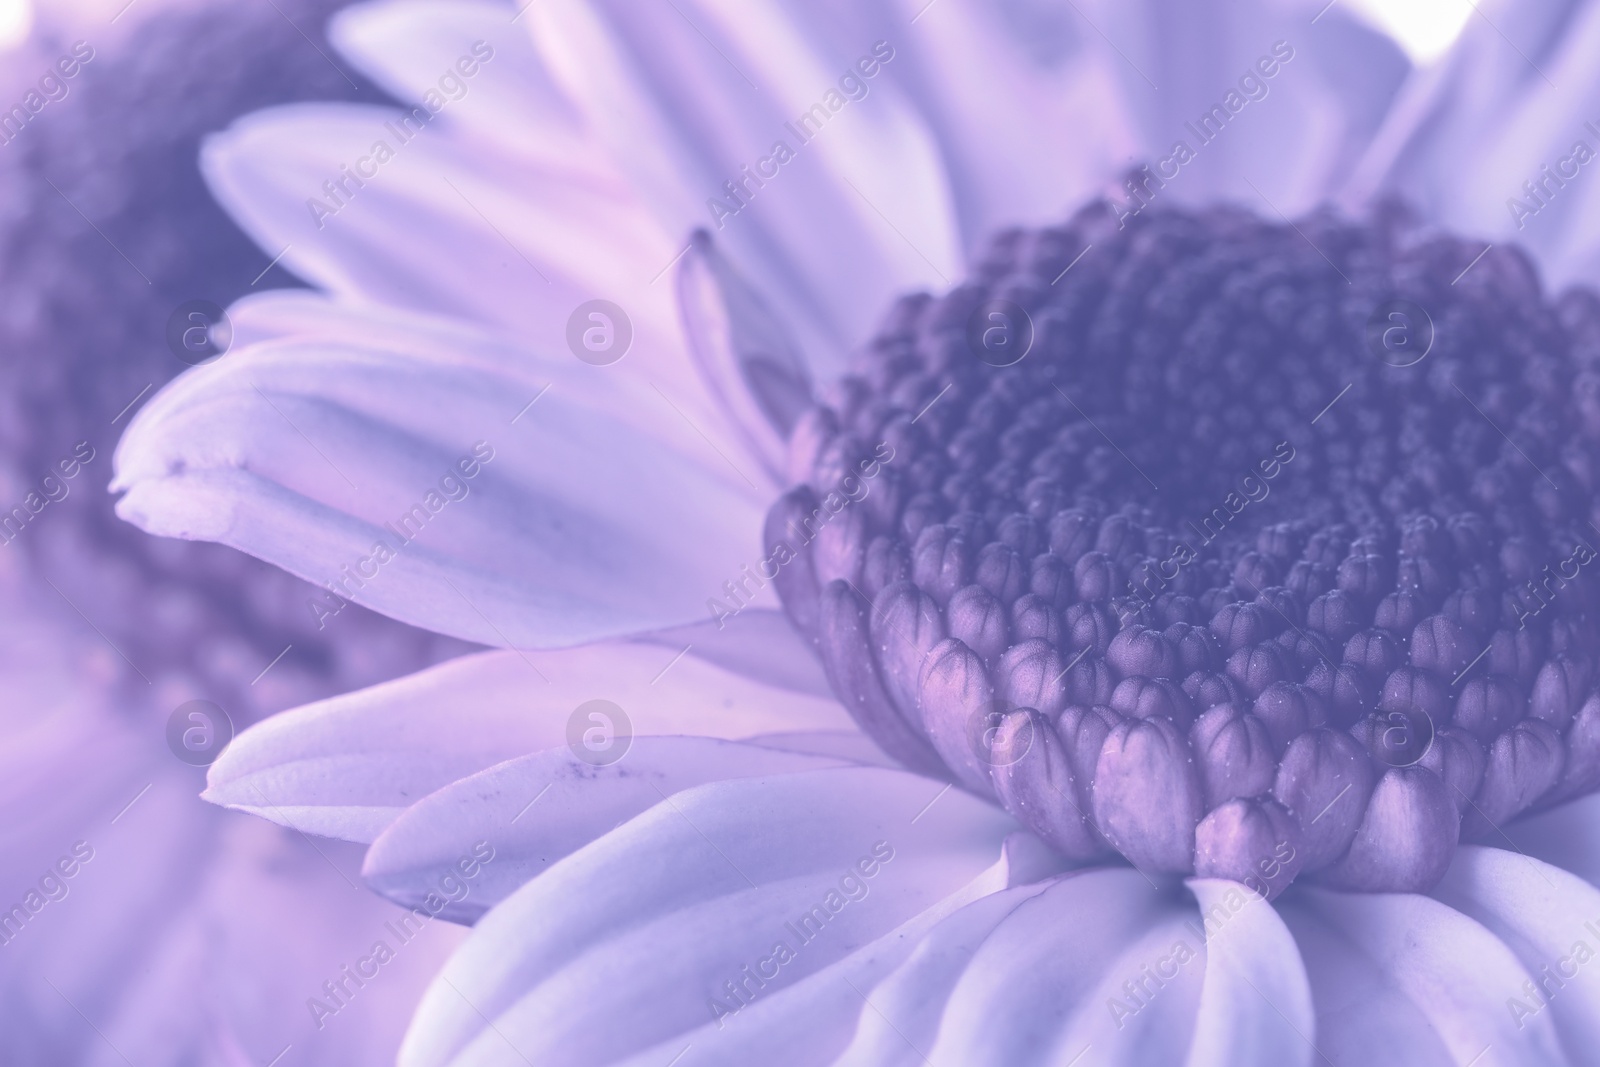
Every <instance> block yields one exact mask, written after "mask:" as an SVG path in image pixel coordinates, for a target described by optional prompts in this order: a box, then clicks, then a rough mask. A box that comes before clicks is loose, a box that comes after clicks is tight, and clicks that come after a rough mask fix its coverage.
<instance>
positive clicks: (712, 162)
mask: <svg viewBox="0 0 1600 1067" xmlns="http://www.w3.org/2000/svg"><path fill="white" fill-rule="evenodd" d="M527 21H528V22H529V23H530V24H531V28H532V31H533V32H534V37H535V41H536V42H537V44H538V45H539V47H540V51H541V53H542V54H543V55H544V57H545V60H546V62H547V63H548V64H549V65H550V67H551V69H552V70H553V71H554V72H555V74H556V77H557V80H558V82H559V83H560V84H561V85H562V87H563V89H564V90H565V91H566V92H567V94H568V95H569V97H571V98H572V99H573V100H574V101H576V102H577V103H578V104H579V106H580V107H581V108H582V109H583V111H584V114H585V116H586V117H587V119H588V121H589V122H590V123H591V124H592V126H593V128H594V129H595V130H596V132H597V134H598V136H599V137H600V139H601V140H602V141H603V142H604V143H605V144H606V145H607V146H608V147H609V148H610V149H611V151H612V152H613V154H614V155H615V157H616V158H617V159H618V161H619V165H620V166H622V167H623V168H624V169H625V170H626V171H627V173H628V174H629V175H630V177H631V178H632V180H633V182H634V184H635V187H636V188H638V189H639V190H640V191H641V195H642V196H644V197H646V198H648V200H649V201H650V204H651V208H652V210H653V212H654V213H655V215H656V217H657V218H659V219H661V220H662V225H663V226H664V227H665V228H666V229H667V230H668V231H669V232H676V233H680V234H686V233H687V232H688V231H690V230H692V229H694V228H698V227H703V226H707V225H711V226H717V227H718V238H719V240H726V241H727V242H728V247H729V249H730V251H731V252H732V253H733V254H734V255H735V256H736V257H737V259H738V260H739V262H740V263H741V264H745V265H746V266H747V268H748V269H750V270H751V271H752V274H753V277H754V280H755V281H756V283H757V284H758V285H759V286H760V287H761V288H762V290H763V292H765V293H767V294H768V295H769V296H772V297H773V298H775V299H776V300H778V301H779V302H780V304H779V310H780V311H781V312H782V313H783V314H784V316H785V318H786V319H788V321H790V322H791V323H793V324H794V325H795V327H796V328H797V329H801V330H804V331H806V337H805V338H804V339H803V341H802V343H803V344H804V345H805V348H806V351H807V354H808V356H809V357H810V358H811V359H812V360H813V361H814V365H815V366H816V367H817V369H819V370H824V369H825V370H830V371H831V370H836V369H838V368H839V363H838V353H840V352H842V351H845V350H846V347H847V346H849V345H852V344H855V343H858V342H859V340H860V339H861V338H863V337H864V336H866V333H867V330H868V328H869V327H870V325H871V323H872V322H873V320H874V318H875V317H876V315H877V314H878V310H877V309H879V308H882V307H884V306H886V305H887V304H888V303H889V301H890V300H891V299H892V298H893V297H894V296H895V295H897V294H898V293H900V292H903V291H904V290H906V289H907V288H911V287H914V286H917V285H926V284H934V285H939V286H941V287H942V286H945V285H948V284H950V282H952V281H953V280H954V278H955V269H956V264H957V263H958V262H959V254H960V251H959V245H958V242H957V237H956V231H955V227H954V213H953V210H952V205H951V203H950V195H949V190H948V188H947V186H946V184H945V182H944V180H943V169H942V168H941V167H940V165H939V163H938V159H937V156H936V154H935V150H934V146H933V144H932V141H931V139H930V138H929V136H928V133H927V130H926V128H925V127H924V125H923V124H922V123H921V121H920V119H919V117H918V116H917V114H916V112H915V110H914V108H913V107H912V106H911V104H910V103H909V102H908V101H907V99H906V98H905V97H904V96H903V95H902V93H901V91H900V90H899V89H898V88H897V87H896V85H895V83H894V80H893V74H894V68H893V62H894V61H893V56H894V55H895V54H896V51H897V46H896V44H895V43H891V42H887V41H885V42H883V44H882V45H881V46H880V50H879V53H878V56H877V59H876V60H874V59H873V48H874V44H875V42H874V41H873V40H872V39H870V38H869V39H866V40H862V41H859V42H856V43H855V44H853V45H851V46H849V47H848V48H847V47H843V46H839V45H836V44H833V43H831V42H827V41H826V40H825V39H823V38H820V37H819V35H818V34H816V33H812V32H808V30H807V28H806V23H807V22H809V21H811V13H810V12H809V11H808V12H806V14H805V17H804V18H802V17H801V16H800V15H799V14H798V13H795V14H791V13H790V12H787V11H785V10H783V9H782V8H780V7H777V6H772V5H765V4H763V5H756V6H751V5H748V4H739V3H734V2H729V0H697V2H683V3H678V4H676V6H675V7H674V6H666V7H660V8H656V7H648V8H639V7H637V6H634V5H624V4H620V3H600V4H595V3H589V2H587V0H584V2H569V0H559V2H554V3H541V4H539V5H538V6H536V7H534V8H532V9H531V10H529V12H528V15H527ZM898 47H902V48H903V47H909V45H906V44H900V45H899V46H898ZM885 56H887V57H889V61H888V65H887V67H886V69H881V70H880V69H879V63H880V62H881V61H882V60H883V59H884V58H885ZM862 57H866V58H867V59H869V60H873V66H872V70H873V72H874V75H875V76H874V77H873V78H872V79H866V78H862V77H861V76H860V75H859V74H858V73H857V72H856V69H855V67H854V64H855V63H856V61H857V60H858V59H860V58H862ZM848 75H854V76H855V77H856V83H857V84H859V85H861V86H862V87H863V89H862V90H860V91H858V92H859V93H864V94H865V95H863V96H861V98H859V99H856V100H849V99H847V98H846V97H845V96H844V93H843V91H841V85H840V80H841V78H843V77H845V76H848ZM830 92H831V93H832V96H831V98H830V97H828V96H827V94H829V93H830ZM852 95H857V93H852ZM813 107H820V108H821V111H820V112H819V113H812V112H811V111H810V109H812V108H813ZM807 115H810V120H809V121H810V125H809V126H808V125H806V123H805V122H804V121H803V119H804V117H805V116H807ZM780 144H781V145H783V146H784V148H783V149H782V151H780V150H779V148H778V145H780ZM789 157H793V158H792V159H791V158H789ZM763 159H765V160H766V161H767V162H766V164H765V166H763V164H762V162H761V161H762V160H763ZM743 168H749V170H748V172H747V171H746V170H744V169H743ZM747 173H749V174H754V175H757V176H756V177H755V178H753V179H751V178H747V177H746V174H747ZM763 175H764V176H763ZM727 182H743V183H745V184H744V186H743V188H744V190H745V192H744V194H743V195H741V196H740V197H739V198H738V199H734V198H733V197H732V195H731V193H730V190H729V188H728V187H726V186H725V185H724V183H727ZM758 183H759V184H758ZM718 202H720V203H721V205H722V206H721V208H720V209H713V207H712V206H711V205H713V204H714V203H718ZM740 205H744V206H740ZM735 211H736V212H737V213H736V214H735Z"/></svg>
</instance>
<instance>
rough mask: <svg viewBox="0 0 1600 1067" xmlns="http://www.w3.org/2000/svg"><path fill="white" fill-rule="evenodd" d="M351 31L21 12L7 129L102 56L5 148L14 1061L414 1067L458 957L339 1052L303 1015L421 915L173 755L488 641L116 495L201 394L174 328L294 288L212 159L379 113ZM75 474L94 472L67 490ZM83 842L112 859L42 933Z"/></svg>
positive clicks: (12, 17) (405, 988)
mask: <svg viewBox="0 0 1600 1067" xmlns="http://www.w3.org/2000/svg"><path fill="white" fill-rule="evenodd" d="M336 6H337V5H336V4H333V3H320V2H298V0H294V2H291V0H281V2H279V3H276V4H262V5H253V6H251V7H250V8H249V9H248V10H246V9H242V8H234V7H231V6H229V7H225V6H223V5H220V4H199V3H192V4H177V3H162V2H159V0H139V2H137V3H136V4H128V5H124V4H116V5H108V4H99V3H83V4H72V3H66V2H62V3H60V4H50V5H47V6H45V5H41V6H40V7H39V8H38V9H37V10H31V9H30V8H29V6H28V5H27V4H19V3H6V4H4V5H0V37H3V39H4V43H5V46H6V48H7V51H6V52H5V53H4V54H3V59H0V63H3V72H0V84H3V90H0V99H4V100H6V101H7V105H6V106H7V107H8V108H9V107H10V105H11V104H13V103H21V102H23V101H24V99H25V94H26V93H27V92H28V91H29V90H30V89H35V88H37V87H38V83H39V80H40V78H41V76H42V75H44V74H46V73H48V72H50V71H52V70H53V69H54V64H55V63H56V61H57V59H58V58H60V57H61V56H62V55H64V54H70V53H71V51H72V46H73V44H74V43H75V42H79V41H81V42H84V43H85V44H86V45H87V46H88V48H87V50H83V51H88V52H92V56H93V58H92V59H90V60H89V61H88V62H87V63H86V64H84V65H83V66H82V67H81V69H80V70H79V71H78V73H77V74H76V75H75V76H74V77H71V78H67V79H63V82H64V84H65V95H63V96H59V98H56V99H50V100H49V101H48V103H47V104H45V106H44V108H43V110H41V111H39V112H38V113H37V114H35V115H33V116H32V118H31V120H30V121H28V122H27V123H26V125H22V126H20V128H18V126H19V124H18V123H16V122H15V120H13V124H12V126H11V127H10V128H8V132H7V136H8V143H6V144H4V145H3V146H0V290H3V292H4V294H5V296H4V299H3V300H0V352H3V353H4V360H3V363H0V500H3V501H4V504H3V509H4V510H5V511H6V512H7V513H8V515H9V514H10V513H11V510H12V509H13V508H24V509H25V510H24V516H25V517H26V519H27V521H26V524H25V525H23V524H22V523H21V522H20V520H18V519H15V518H13V520H12V523H11V525H10V526H8V527H7V529H6V532H5V534H4V535H3V537H4V540H5V541H6V542H7V543H6V544H4V545H0V596H3V598H4V603H5V605H6V610H5V612H4V617H3V626H4V634H5V637H4V640H3V642H0V679H3V682H4V691H5V697H6V699H5V700H4V701H3V703H0V809H3V810H4V812H5V813H6V817H5V819H4V820H3V828H0V901H4V904H3V907H4V908H5V909H12V908H13V906H22V907H23V908H24V912H23V918H21V919H19V918H16V917H15V916H14V915H13V916H11V923H10V926H7V927H5V928H4V929H5V930H6V932H7V933H9V934H10V935H11V936H10V937H9V938H8V939H7V940H6V943H4V944H0V1049H3V1051H0V1059H3V1060H4V1061H5V1062H7V1063H18V1064H21V1063H40V1064H42V1063H86V1064H87V1063H122V1062H125V1060H126V1061H131V1062H133V1063H215V1064H246V1063H249V1064H258V1065H259V1064H265V1063H267V1062H268V1061H270V1060H272V1059H273V1057H275V1056H277V1055H279V1054H280V1053H283V1052H285V1050H286V1049H288V1051H287V1052H286V1053H285V1054H284V1055H283V1057H282V1059H281V1060H280V1061H279V1062H280V1063H281V1064H285V1065H288V1064H294V1063H326V1064H351V1063H374V1064H376V1063H386V1062H390V1061H392V1059H393V1055H394V1050H395V1049H396V1047H397V1046H398V1042H399V1036H400V1033H401V1031H402V1029H403V1025H404V1021H405V1019H406V1017H407V1015H408V1014H409V1010H410V1005H411V1004H412V1003H413V1002H414V1000H415V999H416V997H417V996H418V995H419V993H420V989H421V984H422V982H423V981H425V980H426V979H427V977H428V976H429V975H431V973H432V972H433V970H434V969H435V967H436V966H437V963H438V962H439V960H440V959H442V957H443V954H444V952H445V951H446V950H447V949H448V947H449V945H450V944H451V943H452V942H453V941H454V936H453V932H452V931H448V930H445V929H443V928H442V927H440V928H437V929H430V930H427V931H425V932H424V934H423V936H422V939H421V940H420V941H419V942H417V944H416V946H415V947H413V948H411V949H409V950H408V951H407V953H406V954H405V956H404V957H403V958H402V959H400V960H399V961H398V962H397V964H396V966H395V967H393V968H388V969H386V970H385V972H384V975H383V979H382V981H381V982H375V983H374V986H373V988H372V989H371V990H368V991H365V992H364V995H363V997H362V998H361V999H360V1000H359V1001H356V1002H354V1004H353V1010H352V1011H351V1012H349V1013H348V1014H346V1015H343V1016H342V1017H340V1018H338V1019H336V1020H332V1021H330V1022H328V1023H327V1024H326V1026H325V1027H324V1029H323V1030H322V1031H321V1032H317V1030H316V1027H315V1026H314V1025H312V1024H313V1020H312V1018H311V1016H310V1015H309V1014H308V1012H307V1010H306V1007H305V1000H306V998H307V997H309V996H312V995H314V994H316V993H317V992H318V991H319V990H320V988H321V986H322V983H323V982H324V981H326V980H328V979H330V978H335V977H337V976H338V975H339V969H340V967H341V966H344V965H348V964H351V963H352V962H353V961H355V960H356V959H357V957H359V956H360V955H362V954H363V953H365V952H367V951H368V949H369V948H370V945H371V942H372V940H373V939H374V938H375V937H377V936H379V935H380V934H381V932H382V929H383V923H384V922H386V921H387V920H388V919H389V918H391V917H392V915H394V914H397V913H398V911H399V909H397V908H394V907H392V906H389V905H386V904H383V903H382V902H381V901H378V900H377V899H376V898H374V897H373V896H372V895H371V894H370V893H368V892H366V891H365V890H363V889H360V888H358V886H359V877H358V871H359V865H360V857H359V855H358V854H353V853H352V852H351V851H349V850H348V849H342V848H340V847H339V846H337V845H336V844H330V843H328V842H317V843H315V844H313V843H312V842H310V841H309V840H307V839H306V838H304V837H303V836H301V835H299V834H297V833H294V832H293V831H289V830H279V829H277V828H268V827H264V826H261V825H252V824H251V823H249V822H246V821H243V820H239V819H231V818H228V817H226V816H222V817H219V814H218V813H217V812H216V811H215V810H214V809H211V808H209V806H207V805H205V804H203V803H200V802H199V801H198V799H197V794H198V792H199V791H200V789H201V788H202V787H203V784H204V768H203V767H200V766H193V765H190V764H189V763H185V762H182V761H180V759H179V758H178V757H177V756H176V755H175V754H174V752H173V751H171V750H170V749H169V746H168V742H167V720H168V718H169V716H170V715H171V714H172V713H173V711H174V710H175V709H176V708H178V706H179V705H181V704H183V703H184V702H186V701H189V700H193V699H204V700H209V701H212V702H214V703H215V704H216V705H218V706H220V707H221V708H222V709H224V711H225V713H226V715H227V716H228V717H229V718H230V719H231V721H232V724H233V726H234V728H235V729H242V728H244V727H245V726H246V725H248V724H249V723H251V722H253V721H255V720H256V719H258V718H260V717H261V716H263V715H266V714H269V713H271V712H273V711H276V710H279V709H281V708H284V707H288V706H291V705H294V704H299V703H302V702H304V701H306V700H308V699H314V698H316V697H318V696H322V695H326V694H329V693H334V692H341V691H344V690H346V689H348V688H349V687H351V686H353V685H364V684H370V683H372V682H375V681H379V680H381V679H383V678H386V677H390V676H393V675H395V674H398V673H402V672H404V671H408V670H412V669H415V667H416V666H418V665H419V664H426V663H431V662H434V661H436V660H439V659H443V658H447V657H449V656H452V655H455V654H458V653H459V652H461V651H462V650H464V649H465V648H467V647H468V646H465V645H462V644H460V643H458V642H453V641H449V640H445V639H441V638H438V637H435V636H433V635H429V634H424V633H420V632H418V631H414V630H411V629H409V628H407V627H405V626H402V625H399V624H396V623H393V622H390V621H388V620H386V619H383V618H380V617H378V616H375V615H371V614H370V613H367V612H365V611H364V610H362V609H360V608H352V609H350V610H349V611H348V612H346V613H345V615H344V616H342V617H341V619H340V626H339V627H338V628H337V630H331V631H327V632H319V630H318V628H317V625H316V619H315V617H314V615H312V614H311V613H310V612H309V611H308V610H307V608H306V603H305V602H306V599H307V595H308V593H309V592H310V590H309V588H308V587H306V586H305V585H304V583H301V582H299V581H297V580H295V579H293V578H290V577H288V576H287V575H284V574H283V573H282V572H280V571H277V570H275V569H273V568H270V567H266V566H262V565H260V564H257V563H256V562H255V561H253V560H251V559H249V558H248V557H245V556H242V555H239V554H237V553H234V552H231V551H226V550H219V549H218V548H216V547H215V546H210V545H204V544H193V543H185V542H177V541H161V540H156V539H152V538H149V537H145V536H143V535H140V534H138V533H137V531H133V530H131V529H130V528H129V527H128V526H127V525H126V524H124V523H122V522H119V521H118V520H117V519H116V518H115V517H114V516H113V515H112V513H111V509H110V497H109V496H108V494H107V493H106V483H107V482H108V481H109V478H110V474H111V451H112V449H113V447H114V446H115V443H116V440H117V437H118V435H119V434H120V433H121V431H122V429H123V428H124V427H125V426H126V425H127V420H128V418H129V415H130V413H131V411H132V410H133V408H135V407H136V406H137V405H138V404H139V403H141V402H143V400H146V399H148V398H149V396H150V395H151V394H152V393H153V392H154V391H155V390H157V389H159V388H160V387H161V386H162V385H163V384H164V383H165V382H166V381H167V380H168V379H169V378H171V377H172V376H174V375H175V374H177V373H178V372H180V371H182V370H184V369H185V364H184V363H183V362H181V361H180V360H179V359H178V358H177V357H176V356H175V355H174V354H173V352H172V351H170V350H169V348H168V347H167V345H166V344H165V343H164V341H163V335H164V330H165V325H166V320H167V318H168V316H169V315H170V314H171V313H172V311H173V309H174V308H175V307H177V306H178V305H179V304H180V303H182V302H184V301H187V300H193V299H196V298H201V299H208V300H211V301H214V302H216V303H219V304H222V305H226V304H228V303H230V302H231V301H232V300H233V299H235V298H236V297H238V296H240V295H242V294H244V293H246V292H248V291H252V290H259V289H263V288H268V287H276V286H284V285H294V284H297V283H296V282H295V280H294V279H293V278H291V277H289V276H288V275H287V274H285V273H284V272H283V271H282V270H281V269H279V268H275V267H274V268H269V263H268V261H269V260H270V257H269V256H262V255H261V254H260V252H259V251H258V250H257V249H256V248H255V247H254V246H253V245H252V244H251V243H250V241H249V240H248V239H246V238H245V237H244V236H243V235H242V234H241V233H240V232H239V231H238V229H237V228H236V227H235V226H234V225H233V224H232V223H231V222H230V221H229V220H228V218H227V216H226V215H224V214H223V213H222V212H221V211H220V210H219V209H218V208H217V207H216V206H215V204H214V202H213V201H212V199H211V197H210V195H209V194H208V193H207V191H206V189H205V186H204V183H203V182H202V181H201V178H200V174H199V170H198V167H197V163H196V160H197V156H198V150H199V141H200V138H201V137H202V136H203V135H204V134H206V133H208V132H210V131H212V130H215V129H217V128H219V127H221V126H224V125H226V124H227V123H228V122H229V121H231V120H232V119H233V118H235V117H237V116H238V115H240V114H243V113H245V112H248V111H250V110H252V109H254V108H257V107H261V106H264V105H268V104H273V103H281V102H285V101H289V100H296V99H304V98H323V99H325V98H338V97H356V96H357V95H360V96H362V98H364V99H377V98H380V97H381V95H382V94H381V93H380V92H379V91H378V90H377V89H375V88H374V87H373V86H371V85H370V84H366V83H364V82H359V81H357V80H356V79H353V78H350V77H347V76H346V75H345V74H344V73H341V71H339V70H338V69H336V68H335V67H334V66H333V65H332V64H331V63H330V62H329V60H328V58H327V45H326V43H325V42H324V41H323V40H322V29H321V28H322V25H323V23H324V21H325V19H326V18H327V16H328V14H329V13H330V12H331V11H332V10H333V9H334V8H335V7H336ZM80 443H86V447H84V448H82V449H79V447H78V446H79V445H80ZM75 449H76V450H77V455H78V456H79V457H82V456H85V455H92V457H93V458H92V459H90V460H89V461H88V462H87V463H85V464H83V465H82V467H81V469H79V470H77V471H76V473H75V476H74V477H72V478H64V477H62V476H61V469H60V468H59V467H58V464H59V463H60V462H61V461H62V460H63V459H70V458H71V457H73V455H74V452H75ZM47 475H50V476H53V478H54V480H53V481H50V482H45V481H44V479H45V478H46V476H47ZM63 490H64V491H65V495H64V496H62V495H61V494H62V492H63ZM30 492H33V493H36V494H39V496H38V497H36V498H35V499H36V500H37V499H44V500H46V501H47V503H45V504H44V505H43V506H42V508H41V509H40V510H39V511H38V512H37V513H34V511H33V508H32V507H31V506H29V505H28V504H27V500H28V494H29V493H30ZM280 654H281V658H280ZM269 665H270V669H267V668H269ZM80 842H81V843H83V849H84V850H85V851H88V852H91V853H92V856H93V858H92V859H91V860H90V861H88V862H86V863H83V864H82V865H81V867H80V868H79V869H77V871H76V873H75V874H74V876H73V877H71V878H70V879H65V880H64V881H63V885H64V887H65V891H66V895H65V896H64V897H63V898H62V899H60V900H58V901H57V900H49V901H48V903H47V904H46V906H44V907H43V908H41V910H39V911H38V912H37V913H34V912H32V910H31V909H30V908H29V907H28V905H27V903H26V901H27V900H28V894H29V892H30V891H34V892H35V893H37V892H38V885H39V882H40V879H41V877H44V876H47V875H48V874H49V873H50V872H51V871H52V870H54V869H55V868H54V865H55V864H56V863H57V862H58V861H59V860H61V859H62V858H63V857H68V858H69V859H70V857H71V856H72V852H73V848H74V846H75V845H76V844H78V843H80ZM34 899H35V900H37V899H38V897H37V896H35V898H34ZM313 1033H315V1035H316V1038H317V1040H316V1041H311V1040H310V1039H309V1037H310V1035H312V1034H313Z"/></svg>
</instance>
